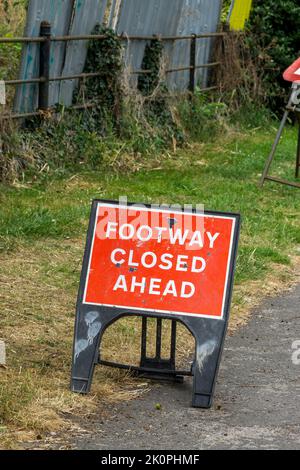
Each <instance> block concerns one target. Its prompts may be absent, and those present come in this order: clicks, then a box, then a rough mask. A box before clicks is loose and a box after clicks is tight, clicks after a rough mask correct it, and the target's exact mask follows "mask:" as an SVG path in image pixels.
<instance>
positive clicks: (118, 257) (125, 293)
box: [83, 203, 236, 318]
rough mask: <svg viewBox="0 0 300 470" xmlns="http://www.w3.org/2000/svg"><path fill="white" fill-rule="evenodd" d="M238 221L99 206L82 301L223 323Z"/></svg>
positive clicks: (157, 210)
mask: <svg viewBox="0 0 300 470" xmlns="http://www.w3.org/2000/svg"><path fill="white" fill-rule="evenodd" d="M235 223H236V219H235V218H234V217H229V216H222V215H213V214H193V213H191V214H187V213H183V214H180V215H179V214H174V213H173V212H172V211H170V210H168V209H165V210H164V209H154V208H142V209H139V210H138V211H137V209H136V208H135V207H134V208H130V207H121V206H118V205H114V204H105V203H99V204H98V207H97V215H96V219H95V224H94V231H93V240H92V249H91V252H90V259H89V266H88V273H87V278H86V286H85V292H84V300H83V302H84V303H85V304H90V305H105V306H109V307H118V308H131V309H137V310H139V311H155V312H159V313H173V314H185V315H198V316H199V315H200V316H207V317H211V318H222V317H223V315H224V305H225V297H226V289H227V285H228V279H229V274H230V273H229V268H230V256H231V253H232V247H233V238H234V229H235Z"/></svg>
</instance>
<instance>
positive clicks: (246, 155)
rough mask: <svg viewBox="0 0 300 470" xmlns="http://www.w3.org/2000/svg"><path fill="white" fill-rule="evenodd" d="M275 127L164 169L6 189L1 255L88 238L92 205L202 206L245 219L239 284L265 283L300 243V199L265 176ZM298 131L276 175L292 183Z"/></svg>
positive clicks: (186, 155)
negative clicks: (43, 242) (19, 247)
mask: <svg viewBox="0 0 300 470" xmlns="http://www.w3.org/2000/svg"><path fill="white" fill-rule="evenodd" d="M274 133H275V127H274V128H269V129H267V130H265V129H259V130H254V131H247V133H246V134H243V135H235V136H232V137H231V138H228V137H224V141H223V142H222V137H221V139H220V140H219V141H218V142H215V143H212V144H209V143H208V144H204V145H198V146H197V145H195V147H194V148H193V149H191V150H180V151H179V152H178V153H177V154H176V155H174V156H172V157H171V158H169V159H167V160H163V164H162V167H160V168H159V169H157V170H155V169H154V170H151V171H150V170H147V171H140V172H137V173H135V174H132V175H129V176H128V175H126V176H122V175H116V174H112V173H111V172H109V171H108V170H105V169H104V168H101V167H100V168H99V170H98V171H87V172H85V171H81V172H80V173H79V174H77V175H76V176H75V178H73V179H72V178H64V177H60V178H57V179H54V178H52V179H51V180H48V181H46V182H43V183H36V184H34V185H28V187H21V188H18V189H17V188H14V187H7V186H2V187H1V209H0V222H1V223H0V237H1V238H0V240H1V245H0V248H2V250H7V249H11V248H12V247H13V246H14V244H15V243H16V242H19V241H22V242H25V243H26V242H28V243H31V242H32V241H33V240H39V239H44V238H55V239H64V238H69V237H70V238H72V237H78V236H81V235H82V234H83V233H84V232H85V230H86V227H87V222H88V215H89V210H90V202H91V199H93V198H109V199H118V197H119V196H121V195H126V196H127V197H128V200H129V201H141V202H148V203H151V202H153V203H163V202H164V203H180V204H184V203H193V204H197V203H203V204H204V205H205V207H206V208H207V209H214V210H221V211H234V212H240V213H241V215H242V220H243V224H242V238H241V245H240V250H239V262H238V267H237V281H245V280H247V279H259V278H260V277H261V276H263V274H264V273H265V272H266V271H267V270H268V268H269V267H270V265H271V264H272V263H279V264H288V263H289V255H291V254H293V253H294V251H295V246H296V245H297V244H300V229H299V209H300V198H299V196H300V194H299V191H298V190H297V189H294V188H290V187H286V186H280V185H275V184H273V183H266V184H265V186H264V188H263V189H260V188H259V187H258V181H259V176H260V173H261V171H262V168H263V165H264V161H265V158H266V156H267V154H268V152H269V150H270V146H271V144H272V140H273V137H274ZM295 145H296V131H295V129H292V128H291V129H288V131H287V132H286V133H285V136H284V138H283V139H282V143H281V144H280V147H279V151H278V154H277V157H276V160H275V162H274V165H273V167H272V172H273V173H276V174H278V175H281V176H285V177H287V178H290V179H293V172H294V153H295Z"/></svg>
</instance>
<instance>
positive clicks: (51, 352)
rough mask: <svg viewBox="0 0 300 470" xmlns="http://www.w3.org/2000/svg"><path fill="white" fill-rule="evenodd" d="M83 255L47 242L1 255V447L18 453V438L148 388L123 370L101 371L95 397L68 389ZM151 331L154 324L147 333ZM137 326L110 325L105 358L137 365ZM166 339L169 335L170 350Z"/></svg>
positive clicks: (73, 244) (78, 248) (70, 245)
mask: <svg viewBox="0 0 300 470" xmlns="http://www.w3.org/2000/svg"><path fill="white" fill-rule="evenodd" d="M82 251H83V242H82V240H68V241H66V242H58V241H56V242H55V241H50V240H47V241H44V242H37V243H35V244H34V245H33V246H32V247H28V246H27V247H24V246H19V248H18V249H17V250H16V251H15V252H14V253H13V256H12V254H7V255H4V256H3V259H2V262H1V267H0V279H1V297H0V302H1V307H2V320H1V330H0V331H1V333H0V336H1V337H2V338H5V342H6V345H7V355H8V359H7V368H6V369H4V368H3V369H0V380H1V389H0V404H1V409H0V416H1V418H2V422H3V423H5V425H4V424H3V425H2V427H1V428H0V432H1V431H2V438H1V437H0V442H1V441H2V444H1V445H2V446H3V447H6V448H7V447H8V446H9V447H10V446H12V447H14V448H15V447H16V445H17V443H16V440H17V441H21V440H23V439H26V440H28V439H31V438H33V439H34V438H37V437H39V435H40V434H43V433H45V432H49V431H56V430H58V429H62V427H64V426H67V427H68V426H70V422H68V421H66V420H65V417H66V416H69V415H70V414H76V413H79V414H80V413H84V414H85V416H86V415H87V414H89V413H92V412H93V411H95V410H96V408H97V409H99V407H102V410H103V411H105V407H106V404H107V403H108V402H109V401H114V402H116V401H118V400H124V399H130V398H134V397H135V396H136V394H140V393H142V392H143V390H145V389H146V388H147V384H145V383H141V382H139V381H134V380H133V379H132V378H131V377H130V376H129V375H128V374H126V373H124V372H120V371H119V370H110V369H107V368H103V367H98V368H97V370H96V373H95V378H94V381H93V387H92V393H91V394H90V395H88V396H86V397H82V396H79V395H76V394H73V393H70V392H69V391H68V388H69V381H70V366H71V350H72V339H73V325H74V311H75V299H76V291H77V280H78V279H79V271H80V268H81V258H82ZM153 328H154V325H153V324H152V325H151V327H150V329H149V333H151V330H152V331H153ZM139 329H140V319H139V320H137V319H135V318H128V319H122V320H121V321H119V322H117V323H116V324H115V325H114V326H113V327H112V328H110V329H109V330H108V331H107V333H106V334H105V340H104V349H105V350H107V354H106V358H107V359H113V360H118V359H119V360H120V361H124V362H126V361H127V362H128V363H133V364H134V363H137V362H138V357H139V348H140V339H139ZM164 330H165V332H166V330H167V326H166V325H164ZM185 331H186V330H185ZM187 337H189V333H187V332H185V333H184V334H181V335H180V341H179V343H178V355H179V358H180V359H182V358H183V356H184V354H185V353H186V339H187ZM167 338H168V334H166V338H165V342H164V349H165V350H167V347H168V346H167ZM151 349H152V348H151V347H150V348H149V352H151ZM16 429H17V430H18V431H17V432H15V430H16ZM0 436H1V434H0Z"/></svg>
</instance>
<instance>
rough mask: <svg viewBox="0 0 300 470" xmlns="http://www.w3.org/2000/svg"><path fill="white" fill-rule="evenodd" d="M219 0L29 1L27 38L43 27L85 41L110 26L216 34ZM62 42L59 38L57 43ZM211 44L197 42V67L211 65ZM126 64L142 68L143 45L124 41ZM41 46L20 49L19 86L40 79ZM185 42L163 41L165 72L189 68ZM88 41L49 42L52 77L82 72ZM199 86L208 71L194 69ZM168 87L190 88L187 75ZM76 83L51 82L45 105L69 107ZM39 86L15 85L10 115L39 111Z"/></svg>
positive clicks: (172, 78) (144, 32) (146, 32)
mask: <svg viewBox="0 0 300 470" xmlns="http://www.w3.org/2000/svg"><path fill="white" fill-rule="evenodd" d="M221 6H222V0H111V1H109V0H29V6H28V15H27V23H26V27H25V36H27V37H37V36H39V32H40V23H41V21H44V20H46V21H48V22H50V23H51V27H52V29H51V34H52V36H53V37H54V38H55V37H57V36H59V37H60V36H65V35H70V36H75V35H76V36H77V35H88V34H90V33H91V32H92V30H93V29H94V27H95V25H96V24H103V23H104V21H108V24H109V25H110V26H111V27H112V28H113V29H115V30H116V32H117V33H118V34H123V35H124V36H125V39H126V37H127V36H129V37H130V36H153V35H157V36H188V35H191V34H201V33H214V32H216V31H217V27H218V24H219V19H220V12H221ZM59 39H60V38H59ZM213 41H214V38H205V39H202V38H201V39H197V46H198V47H197V57H196V62H197V65H200V66H201V65H205V64H207V63H208V62H209V61H210V57H211V51H212V46H213ZM125 44H126V46H125V49H126V53H125V60H126V65H128V66H129V67H130V68H131V69H132V70H139V69H140V68H141V64H142V60H143V55H144V51H145V46H146V44H147V41H146V40H142V39H141V40H134V41H130V40H128V41H125ZM39 47H40V46H39V44H38V43H35V42H32V43H27V44H25V45H24V47H23V51H22V59H21V70H20V80H30V79H32V78H36V77H39ZM189 48H190V44H189V41H186V40H176V41H172V40H168V41H164V57H165V60H166V61H167V67H170V68H176V67H184V66H186V67H188V66H189V65H190V63H189V56H190V53H189ZM86 52H87V41H82V40H80V41H79V40H78V41H77V40H73V41H60V40H59V41H54V42H51V58H50V76H51V77H59V76H63V77H65V76H67V77H68V76H73V75H77V74H80V73H81V72H82V71H83V68H84V63H85V59H86ZM196 74H197V80H198V81H199V83H200V85H201V86H206V85H207V76H208V75H207V74H208V70H207V69H205V68H204V69H201V68H199V69H197V72H196ZM167 80H168V84H169V87H170V88H171V89H173V90H184V89H186V88H187V87H188V83H189V71H188V70H186V71H181V72H175V73H172V74H169V75H168V79H167ZM76 83H77V80H74V79H70V80H63V81H52V82H51V84H50V90H49V105H50V106H52V105H55V104H56V103H61V104H64V105H67V106H68V105H70V104H71V103H72V95H73V91H74V88H75V86H76ZM38 86H39V85H38V83H29V84H28V83H26V84H22V85H18V87H17V89H16V96H15V103H14V111H15V112H16V113H30V112H32V111H34V110H36V109H37V106H38Z"/></svg>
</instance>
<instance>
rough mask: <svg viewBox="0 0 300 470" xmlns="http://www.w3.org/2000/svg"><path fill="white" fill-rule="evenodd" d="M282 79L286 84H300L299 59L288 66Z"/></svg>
mask: <svg viewBox="0 0 300 470" xmlns="http://www.w3.org/2000/svg"><path fill="white" fill-rule="evenodd" d="M283 78H284V79H285V80H286V81H287V82H299V83H300V58H299V59H297V60H295V62H294V63H293V64H292V65H290V67H289V68H287V69H286V71H285V72H284V74H283Z"/></svg>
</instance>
